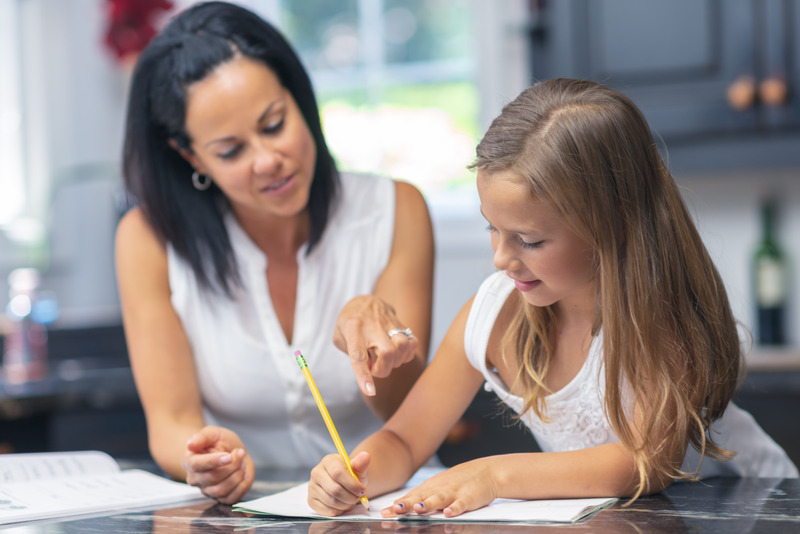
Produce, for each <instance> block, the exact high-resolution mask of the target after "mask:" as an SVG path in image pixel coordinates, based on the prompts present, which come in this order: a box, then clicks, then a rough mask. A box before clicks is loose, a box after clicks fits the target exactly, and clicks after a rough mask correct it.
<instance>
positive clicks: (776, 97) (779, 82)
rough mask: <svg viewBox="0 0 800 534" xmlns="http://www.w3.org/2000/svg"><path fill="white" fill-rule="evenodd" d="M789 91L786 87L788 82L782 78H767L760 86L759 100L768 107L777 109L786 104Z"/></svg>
mask: <svg viewBox="0 0 800 534" xmlns="http://www.w3.org/2000/svg"><path fill="white" fill-rule="evenodd" d="M788 92H789V90H788V88H787V87H786V80H784V79H783V78H781V77H780V76H771V77H769V78H765V79H764V80H762V82H761V83H760V84H759V85H758V98H759V99H760V100H761V101H762V102H763V103H764V105H766V106H772V107H777V106H780V105H782V104H783V103H785V102H786V96H787V94H788Z"/></svg>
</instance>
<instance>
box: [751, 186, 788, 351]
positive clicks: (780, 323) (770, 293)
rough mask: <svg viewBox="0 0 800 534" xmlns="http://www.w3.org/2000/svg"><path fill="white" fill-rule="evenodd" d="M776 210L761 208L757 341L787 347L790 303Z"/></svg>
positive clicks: (756, 266) (771, 203) (770, 203)
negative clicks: (785, 326) (785, 324)
mask: <svg viewBox="0 0 800 534" xmlns="http://www.w3.org/2000/svg"><path fill="white" fill-rule="evenodd" d="M776 211H777V206H776V203H775V201H774V200H772V199H770V200H767V201H765V202H764V203H763V204H762V205H761V239H760V241H759V242H758V245H757V247H756V249H755V254H754V266H753V272H754V277H755V280H754V286H755V301H756V322H757V340H758V343H759V344H760V345H784V344H785V343H786V335H785V330H784V316H785V309H786V300H787V280H786V276H787V268H786V257H785V255H784V253H783V251H782V250H781V247H780V244H779V242H778V240H777V237H776V233H775V225H776Z"/></svg>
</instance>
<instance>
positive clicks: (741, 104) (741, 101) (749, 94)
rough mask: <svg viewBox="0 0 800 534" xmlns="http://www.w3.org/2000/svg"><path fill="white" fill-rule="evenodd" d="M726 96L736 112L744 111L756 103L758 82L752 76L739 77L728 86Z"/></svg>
mask: <svg viewBox="0 0 800 534" xmlns="http://www.w3.org/2000/svg"><path fill="white" fill-rule="evenodd" d="M725 96H726V97H727V100H728V104H730V106H731V107H732V108H733V109H735V110H736V111H744V110H745V109H747V108H749V107H751V106H752V105H753V103H754V102H755V101H756V81H755V79H754V78H753V77H752V76H739V77H738V78H736V79H735V80H734V81H733V83H732V84H730V85H729V86H728V89H727V91H726V94H725Z"/></svg>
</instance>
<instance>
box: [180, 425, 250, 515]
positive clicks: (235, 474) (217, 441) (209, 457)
mask: <svg viewBox="0 0 800 534" xmlns="http://www.w3.org/2000/svg"><path fill="white" fill-rule="evenodd" d="M183 467H184V469H186V483H187V484H189V485H190V486H197V487H198V488H200V489H201V490H202V491H203V494H205V495H207V496H208V497H211V498H212V499H216V500H218V501H220V502H222V503H225V504H234V503H236V502H239V501H240V500H241V499H242V497H243V496H244V494H245V493H247V491H248V490H249V489H250V487H251V486H252V485H253V480H254V478H255V467H254V465H253V460H252V459H251V458H250V456H249V455H248V454H247V450H246V449H245V448H244V445H243V444H242V441H241V440H240V439H239V436H237V435H236V433H235V432H232V431H231V430H228V429H226V428H221V427H216V426H206V427H204V428H203V429H202V430H200V431H199V432H197V433H196V434H194V435H193V436H192V437H191V438H189V441H188V443H187V444H186V452H185V454H184V456H183Z"/></svg>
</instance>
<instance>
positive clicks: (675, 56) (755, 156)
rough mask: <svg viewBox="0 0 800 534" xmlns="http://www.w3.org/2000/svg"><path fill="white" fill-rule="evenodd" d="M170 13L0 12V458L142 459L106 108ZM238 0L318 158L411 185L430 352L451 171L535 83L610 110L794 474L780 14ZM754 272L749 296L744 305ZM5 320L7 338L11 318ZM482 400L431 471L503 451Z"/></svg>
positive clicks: (466, 1) (690, 3)
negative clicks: (276, 38) (647, 130)
mask: <svg viewBox="0 0 800 534" xmlns="http://www.w3.org/2000/svg"><path fill="white" fill-rule="evenodd" d="M191 3H193V2H191V1H190V0H172V1H160V0H138V1H137V0H0V300H2V299H4V298H5V297H6V296H7V295H8V296H9V298H8V299H7V300H5V302H10V301H11V298H12V297H13V296H15V295H17V294H18V293H20V291H23V290H21V289H19V288H16V289H15V288H14V287H11V286H12V284H10V283H9V281H8V280H9V275H11V274H12V272H14V271H15V270H17V269H19V268H31V269H35V271H34V272H35V274H36V276H37V277H38V279H36V280H33V281H31V280H30V279H29V278H30V277H28V278H26V277H22V278H20V277H17V280H18V281H19V280H23V282H21V283H22V284H23V285H25V284H27V285H28V286H31V287H35V289H31V290H30V291H35V296H36V299H34V300H38V302H39V304H40V306H39V307H38V308H37V310H38V312H37V313H38V316H37V317H36V320H37V321H38V323H39V324H41V325H43V330H44V333H45V334H46V336H47V337H46V339H45V341H44V342H43V343H45V344H46V351H47V354H48V362H47V364H46V367H45V371H42V374H41V376H30V377H28V379H26V380H21V381H9V380H7V379H6V380H5V381H3V380H2V379H0V450H3V448H5V450H7V451H23V450H34V449H36V450H39V449H75V448H104V449H106V450H108V451H109V452H112V453H113V454H116V455H123V456H137V455H143V454H146V453H145V452H143V443H144V437H143V435H144V434H143V432H144V430H143V429H144V426H143V421H142V418H141V410H140V407H139V406H138V401H137V399H136V396H135V391H134V390H133V389H132V382H131V379H130V369H129V368H128V367H127V355H126V352H125V346H124V339H123V337H122V331H121V325H120V321H121V319H120V312H119V302H118V297H117V289H116V283H115V279H114V278H115V277H114V268H113V235H114V230H115V226H116V222H117V221H118V219H119V217H120V215H121V212H122V209H123V206H124V195H123V192H122V189H121V176H120V159H121V157H120V156H121V142H122V128H123V120H124V107H125V101H126V92H127V84H128V81H129V76H130V71H131V68H132V64H133V62H134V61H135V58H136V51H137V49H138V48H137V47H139V46H140V45H141V44H142V43H144V42H146V40H147V38H148V35H149V34H150V33H151V32H152V31H157V29H158V28H159V27H161V25H163V23H164V22H165V21H166V20H168V19H169V17H170V16H171V15H172V14H174V13H175V12H177V11H179V10H180V9H183V8H184V7H186V6H188V5H189V4H191ZM238 3H240V4H242V5H244V6H247V7H249V8H251V9H253V10H255V11H257V12H259V13H260V14H262V15H263V16H264V17H265V18H267V19H268V20H270V21H272V22H273V23H274V24H276V25H277V26H279V27H280V28H282V30H283V31H284V32H285V33H286V35H287V36H288V37H289V40H290V41H291V42H292V43H293V45H294V46H295V47H296V49H297V50H298V52H299V53H300V55H301V57H302V58H303V61H304V63H305V65H306V67H307V68H308V69H309V71H310V73H311V75H312V79H313V82H314V86H315V89H316V91H317V94H318V97H319V101H320V105H321V113H322V119H323V126H324V129H325V131H326V133H327V137H328V141H329V143H330V147H331V149H332V151H333V153H334V156H335V157H336V159H337V161H338V163H339V165H340V167H341V168H342V169H352V170H363V171H374V172H380V173H385V174H389V175H391V176H393V177H395V178H399V179H403V180H407V181H410V182H413V183H415V184H416V185H418V186H419V187H420V188H421V189H422V190H423V192H424V193H425V195H426V198H427V200H428V203H429V206H430V209H431V212H432V215H433V218H434V224H435V232H436V244H437V265H436V280H435V284H436V285H435V295H434V298H435V300H434V329H433V340H432V347H433V348H435V347H436V346H437V345H438V343H439V341H440V340H441V338H442V337H443V335H444V332H445V331H446V328H447V326H448V325H449V323H450V320H451V319H452V318H453V316H454V315H455V313H456V311H457V310H458V309H460V307H461V306H462V304H463V303H464V302H465V301H466V300H467V299H468V298H469V297H470V296H471V295H472V294H473V293H474V291H475V290H476V289H477V287H478V285H479V283H480V281H481V280H482V279H483V278H484V277H485V276H486V275H487V274H489V273H490V272H492V271H493V266H492V257H491V249H490V246H489V240H488V236H487V234H486V232H485V231H484V227H485V222H484V221H483V219H482V218H481V216H480V214H479V211H478V201H477V194H476V191H475V187H474V175H473V174H472V173H470V172H468V171H467V170H466V165H468V164H469V163H470V162H471V161H472V158H473V157H474V147H475V144H476V143H477V141H478V140H479V139H480V136H481V134H482V132H483V131H484V130H485V129H486V127H487V126H488V124H489V122H490V121H491V119H492V118H493V117H494V116H496V115H497V114H498V113H499V111H500V109H501V107H502V106H503V104H505V103H506V102H508V101H510V100H511V99H513V98H514V97H515V96H516V95H517V94H518V93H519V91H521V90H522V89H523V88H525V87H526V86H528V85H529V84H531V83H532V82H533V81H534V80H538V79H545V78H550V77H557V76H566V77H581V78H591V79H594V80H597V81H600V82H604V83H607V84H609V85H611V86H613V87H615V88H617V89H619V90H621V91H623V92H625V93H626V94H628V95H629V96H631V98H633V100H634V101H635V102H636V103H637V104H638V105H639V106H640V107H641V108H642V110H643V111H644V113H645V115H646V117H647V119H648V121H649V122H650V124H651V126H652V128H653V131H654V134H655V136H656V139H657V140H658V142H659V144H660V149H661V150H662V154H663V155H664V157H665V159H666V160H667V162H668V165H669V167H670V169H671V170H672V171H673V173H674V175H675V177H676V179H677V181H678V182H679V184H680V185H681V187H682V188H683V192H684V196H685V199H686V201H687V203H688V205H689V208H690V210H691V211H692V213H693V214H694V215H695V218H696V221H697V224H698V227H699V229H700V231H701V234H702V236H703V238H704V240H705V242H706V245H707V246H708V248H709V251H710V252H711V255H712V257H713V259H714V261H715V262H716V264H717V266H718V268H719V270H720V272H721V274H722V277H723V279H724V281H725V283H726V286H727V288H728V291H729V296H730V298H731V302H732V305H733V308H734V313H735V314H736V316H737V317H738V318H739V319H740V321H741V323H742V334H743V338H746V337H747V335H748V333H752V335H753V336H754V340H753V343H754V346H753V348H752V350H749V349H748V351H749V356H748V358H749V361H748V363H749V367H750V372H749V375H748V379H747V381H746V383H745V384H744V385H743V387H742V389H741V390H740V393H739V401H740V403H741V404H743V405H746V406H745V407H748V408H750V409H751V410H753V411H754V413H757V417H758V418H759V421H760V422H762V424H763V425H764V426H766V427H768V430H769V431H770V432H771V433H772V434H773V435H777V436H778V437H779V439H780V441H781V442H782V443H783V444H784V446H786V447H787V448H790V449H791V451H790V453H791V454H793V455H794V457H795V459H796V461H797V459H798V457H800V437H798V434H800V428H797V427H798V424H797V423H788V424H787V421H786V416H785V414H786V413H791V412H790V410H792V409H796V408H800V378H798V376H800V349H798V345H800V333H799V332H800V313H798V303H799V301H800V294H799V293H798V289H797V282H798V276H797V272H798V271H797V267H796V262H797V258H798V257H800V231H798V230H800V179H798V175H799V174H800V42H798V36H797V31H796V30H797V29H798V28H800V2H798V1H795V0H725V1H722V0H671V1H670V2H642V1H640V0H591V1H589V0H551V1H546V0H538V1H537V0H492V1H485V0H484V1H481V0H241V1H239V2H238ZM764 206H771V210H768V211H765V210H764ZM767 216H768V218H769V224H766V223H765V217H767ZM765 226H769V228H770V229H771V232H770V236H769V237H770V240H771V243H768V244H767V245H764V243H763V241H764V234H765ZM765 251H766V252H765ZM765 258H766V260H765ZM762 260H764V261H767V260H768V261H769V266H770V268H771V270H769V273H771V274H770V276H771V278H770V280H771V283H768V284H767V286H768V287H767V289H766V290H763V289H762V290H761V291H757V287H760V286H759V285H758V278H757V274H758V273H761V274H764V273H765V272H767V270H768V269H766V268H764V269H762V268H761V267H759V266H762V265H767V264H766V263H763V261H762ZM776 269H778V270H777V271H776ZM780 269H783V270H782V271H781V270H780ZM776 272H777V273H778V274H777V275H776V274H775V273H776ZM28 273H29V274H30V271H29V272H28ZM12 278H13V277H12ZM26 280H27V281H26ZM764 291H766V293H768V294H769V295H768V297H769V298H766V297H764V296H763V295H762V293H764ZM759 295H761V298H757V297H758V296H759ZM765 298H766V300H765ZM765 302H766V304H765ZM759 303H760V306H759ZM765 306H766V308H768V309H766V308H765ZM765 310H766V311H765ZM5 311H6V313H5V314H4V316H3V322H2V325H3V331H4V332H10V331H11V330H12V329H13V326H14V324H13V323H14V313H15V312H13V309H12V307H11V306H9V307H6V308H5ZM776 314H777V315H776ZM776 316H777V317H779V318H782V319H780V320H782V325H781V327H782V328H781V329H782V330H783V332H782V336H778V338H775V339H772V340H766V341H764V342H762V340H761V339H760V338H759V335H760V333H759V330H760V328H761V327H760V326H759V317H761V318H766V319H771V320H773V322H774V319H775V317H776ZM5 337H6V339H5V345H8V337H7V336H5ZM12 382H22V383H12ZM492 407H493V400H492V399H490V398H483V397H482V398H479V399H476V403H475V407H474V410H473V412H474V413H473V414H472V415H469V414H468V417H466V418H465V424H464V425H463V426H462V427H461V428H460V429H457V430H458V431H457V432H454V433H453V436H452V440H451V441H452V445H453V447H451V448H450V449H448V451H446V453H447V454H449V455H450V456H449V457H450V458H458V457H460V456H459V455H460V454H472V453H475V452H476V451H478V450H479V449H480V450H483V449H481V447H484V446H487V447H488V446H489V445H486V443H487V441H488V442H491V445H492V446H494V445H497V442H499V441H502V442H503V443H504V446H517V445H516V443H517V441H515V439H516V437H519V438H520V440H523V441H524V439H525V437H524V436H522V434H523V433H519V434H518V435H517V434H515V438H514V439H505V438H499V437H498V436H499V435H500V433H501V432H503V431H504V429H506V427H507V426H508V425H507V423H508V421H506V420H503V421H499V422H498V418H489V419H491V422H486V419H487V418H486V417H485V416H486V415H487V414H488V413H490V412H492V411H493V410H492ZM500 419H503V418H502V417H501V418H500ZM487 425H489V426H487ZM492 425H496V426H492ZM87 436H89V438H87ZM526 446H527V444H525V445H523V447H526ZM459 447H461V448H460V449H459ZM470 447H471V448H470ZM466 449H469V452H464V451H465V450H466ZM493 450H494V449H493Z"/></svg>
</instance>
